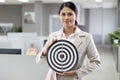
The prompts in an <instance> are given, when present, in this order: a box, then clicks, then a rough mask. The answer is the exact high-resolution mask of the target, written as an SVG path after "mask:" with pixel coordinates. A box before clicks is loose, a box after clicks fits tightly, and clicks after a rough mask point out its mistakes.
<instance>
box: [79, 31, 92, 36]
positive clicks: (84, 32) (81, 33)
mask: <svg viewBox="0 0 120 80" xmlns="http://www.w3.org/2000/svg"><path fill="white" fill-rule="evenodd" d="M79 35H82V36H83V35H84V36H91V33H89V32H86V31H82V30H81V31H80V33H79Z"/></svg>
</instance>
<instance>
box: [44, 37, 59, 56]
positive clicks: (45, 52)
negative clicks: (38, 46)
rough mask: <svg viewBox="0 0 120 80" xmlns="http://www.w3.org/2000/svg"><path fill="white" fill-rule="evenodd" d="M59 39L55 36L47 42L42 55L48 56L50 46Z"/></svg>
mask: <svg viewBox="0 0 120 80" xmlns="http://www.w3.org/2000/svg"><path fill="white" fill-rule="evenodd" d="M57 40H58V39H57V38H53V39H52V40H50V41H48V42H46V44H45V46H44V47H43V49H42V56H46V54H47V51H48V48H49V47H50V46H51V45H52V44H53V43H54V42H56V41H57Z"/></svg>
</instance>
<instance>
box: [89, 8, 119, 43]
mask: <svg viewBox="0 0 120 80" xmlns="http://www.w3.org/2000/svg"><path fill="white" fill-rule="evenodd" d="M116 27H117V17H116V9H115V8H112V9H101V8H97V9H90V18H89V30H90V33H92V34H93V37H94V40H95V42H96V44H97V45H110V42H109V36H108V34H109V33H110V32H113V31H114V30H115V28H116Z"/></svg>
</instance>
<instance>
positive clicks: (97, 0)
mask: <svg viewBox="0 0 120 80" xmlns="http://www.w3.org/2000/svg"><path fill="white" fill-rule="evenodd" d="M102 1H103V0H95V2H99V3H100V2H102Z"/></svg>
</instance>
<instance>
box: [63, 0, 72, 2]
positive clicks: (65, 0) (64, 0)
mask: <svg viewBox="0 0 120 80" xmlns="http://www.w3.org/2000/svg"><path fill="white" fill-rule="evenodd" d="M67 1H71V0H63V2H67Z"/></svg>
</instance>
